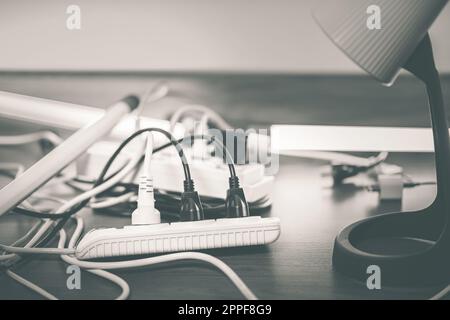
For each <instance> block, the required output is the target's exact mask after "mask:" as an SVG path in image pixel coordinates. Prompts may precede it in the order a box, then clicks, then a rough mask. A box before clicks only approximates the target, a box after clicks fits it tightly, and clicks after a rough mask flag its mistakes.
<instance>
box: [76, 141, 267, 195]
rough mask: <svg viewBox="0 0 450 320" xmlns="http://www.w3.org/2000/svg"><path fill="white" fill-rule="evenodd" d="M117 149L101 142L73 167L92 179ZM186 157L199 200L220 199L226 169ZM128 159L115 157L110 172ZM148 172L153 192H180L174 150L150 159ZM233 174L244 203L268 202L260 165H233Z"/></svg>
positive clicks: (219, 163)
mask: <svg viewBox="0 0 450 320" xmlns="http://www.w3.org/2000/svg"><path fill="white" fill-rule="evenodd" d="M117 146H118V144H117V143H115V142H108V141H102V142H99V143H96V144H95V145H94V146H93V147H91V148H90V149H89V150H88V152H87V153H86V155H85V157H84V158H83V159H81V160H82V161H79V162H78V163H77V170H78V173H79V174H81V175H84V176H87V177H91V178H96V176H97V175H98V173H99V172H100V171H101V169H102V168H103V166H104V164H105V163H106V161H107V160H108V158H109V156H110V155H111V154H112V153H113V152H114V150H115V149H116V148H117ZM186 155H187V157H188V159H189V167H190V169H191V174H192V177H193V178H194V181H195V189H196V191H197V192H198V193H199V194H200V195H201V196H205V197H212V198H218V199H224V198H225V197H226V192H227V189H228V177H229V171H228V166H227V165H226V164H224V163H223V162H222V161H221V160H220V159H218V158H210V159H206V160H201V159H193V158H192V157H190V154H189V149H188V150H186ZM128 157H129V155H127V154H123V155H119V157H118V158H117V160H116V161H115V162H114V164H113V166H112V168H111V170H110V172H114V171H115V170H117V169H119V168H120V167H122V166H123V165H124V164H125V162H126V161H127V159H128ZM152 172H153V181H154V187H155V188H156V189H161V190H166V191H173V192H182V191H183V180H184V176H183V170H182V167H181V165H180V159H179V157H178V155H177V154H176V152H175V151H174V150H164V151H163V152H161V153H158V154H155V155H154V157H153V159H152ZM236 172H237V175H238V177H239V181H240V184H241V187H242V188H243V189H244V192H245V197H246V199H247V201H248V202H255V201H257V200H259V199H262V198H268V199H270V198H271V195H272V188H273V182H274V177H273V176H267V175H265V174H264V166H263V165H261V164H257V163H256V164H246V165H237V166H236ZM137 177H139V174H136V175H134V176H133V177H130V179H131V180H132V181H133V182H135V183H138V180H137Z"/></svg>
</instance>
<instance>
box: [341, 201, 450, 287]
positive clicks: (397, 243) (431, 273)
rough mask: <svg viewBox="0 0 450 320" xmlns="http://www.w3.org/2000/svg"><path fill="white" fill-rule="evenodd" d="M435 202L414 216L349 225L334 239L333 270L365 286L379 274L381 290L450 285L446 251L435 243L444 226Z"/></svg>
mask: <svg viewBox="0 0 450 320" xmlns="http://www.w3.org/2000/svg"><path fill="white" fill-rule="evenodd" d="M439 210H440V208H439V206H438V205H437V203H436V202H435V203H434V204H433V205H431V206H430V207H428V208H426V209H424V210H421V211H416V212H398V213H390V214H383V215H380V216H376V217H371V218H368V219H364V220H361V221H358V222H356V223H353V224H351V225H349V226H347V227H346V228H345V229H344V230H342V232H341V233H340V234H339V235H338V236H337V237H336V240H335V243H334V250H333V266H334V268H335V269H336V270H337V271H339V272H341V273H343V274H346V275H348V276H350V277H352V278H356V279H358V280H360V281H366V280H367V278H368V277H369V276H370V274H368V273H367V268H368V267H369V266H371V265H376V266H378V267H379V268H380V272H381V282H382V285H386V284H387V285H408V286H411V285H429V284H437V283H441V282H448V281H449V279H450V248H449V247H446V246H444V245H442V243H439V242H436V241H437V239H438V238H439V235H440V234H441V232H442V227H443V224H444V221H443V220H442V218H441V217H442V214H438V213H439V212H438V211H439Z"/></svg>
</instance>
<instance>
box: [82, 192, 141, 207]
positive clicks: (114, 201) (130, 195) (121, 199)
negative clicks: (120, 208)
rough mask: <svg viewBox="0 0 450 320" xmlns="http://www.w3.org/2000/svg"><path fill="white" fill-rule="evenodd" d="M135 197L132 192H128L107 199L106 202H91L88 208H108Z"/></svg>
mask: <svg viewBox="0 0 450 320" xmlns="http://www.w3.org/2000/svg"><path fill="white" fill-rule="evenodd" d="M135 196H136V194H135V193H134V192H128V193H125V194H123V195H120V196H118V197H111V198H107V199H106V200H101V201H100V200H99V201H95V202H91V203H90V204H89V207H91V208H92V209H101V208H109V207H112V206H115V205H118V204H120V203H124V202H128V201H130V200H131V199H132V198H133V197H135Z"/></svg>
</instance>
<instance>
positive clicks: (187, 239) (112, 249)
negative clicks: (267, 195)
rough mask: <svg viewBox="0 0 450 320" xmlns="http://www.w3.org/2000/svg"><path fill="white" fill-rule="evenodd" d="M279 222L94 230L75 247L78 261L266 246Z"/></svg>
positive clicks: (255, 220)
mask: <svg viewBox="0 0 450 320" xmlns="http://www.w3.org/2000/svg"><path fill="white" fill-rule="evenodd" d="M279 236H280V219H278V218H261V217H259V216H253V217H245V218H229V219H217V220H202V221H193V222H173V223H162V224H154V225H131V226H125V227H123V228H120V229H118V228H107V229H93V230H91V231H90V232H88V233H87V234H86V235H85V236H84V237H83V239H81V241H80V242H79V243H78V245H77V247H76V256H77V258H78V259H80V260H87V259H95V258H107V257H117V256H130V255H141V254H154V253H167V252H177V251H188V250H201V249H215V248H225V247H239V246H253V245H264V244H269V243H272V242H274V241H276V240H277V239H278V237H279Z"/></svg>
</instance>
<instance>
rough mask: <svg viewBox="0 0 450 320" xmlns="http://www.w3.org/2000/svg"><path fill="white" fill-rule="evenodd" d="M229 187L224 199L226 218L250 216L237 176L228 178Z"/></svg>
mask: <svg viewBox="0 0 450 320" xmlns="http://www.w3.org/2000/svg"><path fill="white" fill-rule="evenodd" d="M229 184H230V188H229V189H228V191H227V198H226V199H225V208H226V210H227V218H242V217H248V216H250V210H249V208H248V203H247V200H246V199H245V195H244V190H243V189H242V188H241V187H240V186H239V178H238V177H236V176H233V177H230V179H229Z"/></svg>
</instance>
